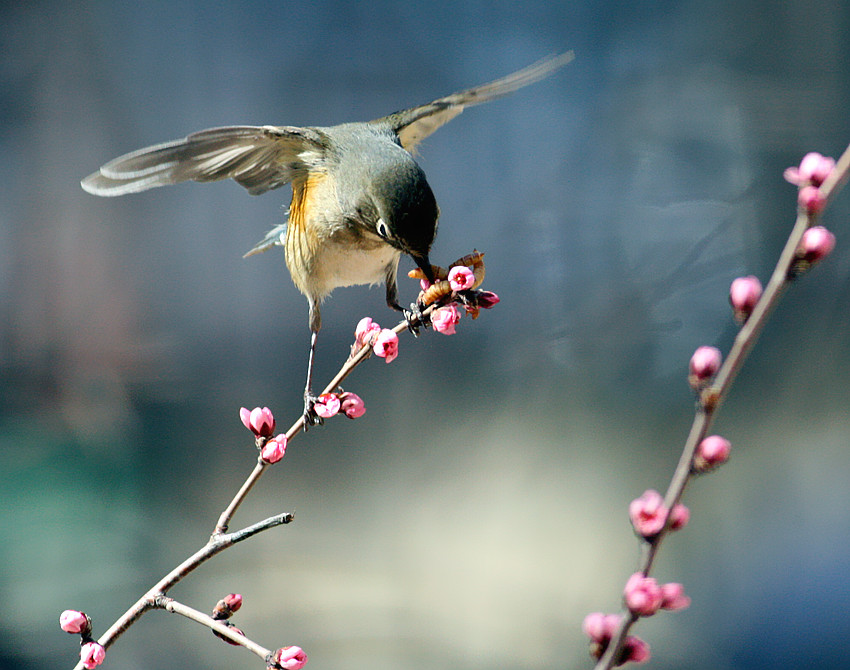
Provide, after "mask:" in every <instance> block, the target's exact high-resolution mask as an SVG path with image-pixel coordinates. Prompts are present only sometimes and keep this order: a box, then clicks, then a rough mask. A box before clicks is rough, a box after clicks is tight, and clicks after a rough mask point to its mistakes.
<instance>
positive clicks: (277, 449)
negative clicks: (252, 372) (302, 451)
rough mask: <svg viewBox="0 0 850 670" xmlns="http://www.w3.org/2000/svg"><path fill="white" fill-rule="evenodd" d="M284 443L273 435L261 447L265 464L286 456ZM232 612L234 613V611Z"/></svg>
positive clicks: (275, 461) (282, 439) (284, 436)
mask: <svg viewBox="0 0 850 670" xmlns="http://www.w3.org/2000/svg"><path fill="white" fill-rule="evenodd" d="M286 443H287V439H286V435H284V434H283V433H280V434H279V435H275V436H274V437H273V438H272V439H270V440H268V441H267V442H266V443H265V444H264V445H263V448H262V449H261V450H260V458H262V459H263V460H264V461H265V462H266V463H277V462H278V461H279V460H280V459H281V458H283V457H284V456H285V455H286ZM240 598H241V596H240ZM233 611H234V612H235V611H236V610H233Z"/></svg>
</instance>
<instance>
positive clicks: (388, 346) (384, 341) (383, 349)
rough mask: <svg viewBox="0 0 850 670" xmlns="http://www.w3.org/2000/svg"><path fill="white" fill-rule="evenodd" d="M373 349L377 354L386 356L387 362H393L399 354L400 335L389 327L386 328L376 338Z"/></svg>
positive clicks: (382, 356)
mask: <svg viewBox="0 0 850 670" xmlns="http://www.w3.org/2000/svg"><path fill="white" fill-rule="evenodd" d="M372 351H374V352H375V355H376V356H380V357H381V358H385V359H386V360H387V363H392V362H393V361H394V360H395V359H396V357H397V356H398V335H396V334H395V332H393V331H392V330H390V329H389V328H384V329H383V330H382V331H381V332H380V333H378V337H377V338H375V342H374V344H373V345H372Z"/></svg>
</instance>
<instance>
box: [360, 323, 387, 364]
mask: <svg viewBox="0 0 850 670" xmlns="http://www.w3.org/2000/svg"><path fill="white" fill-rule="evenodd" d="M354 346H355V347H356V348H358V349H359V348H360V347H372V351H373V352H374V354H375V355H376V356H379V357H380V358H383V359H385V360H386V361H387V363H392V362H393V361H394V360H395V359H396V358H397V357H398V335H396V333H395V331H392V330H390V329H389V328H381V326H379V325H378V324H377V323H376V322H375V321H373V320H372V319H371V318H370V317H368V316H367V317H364V318H362V319H360V321H359V322H358V324H357V327H356V328H355V329H354Z"/></svg>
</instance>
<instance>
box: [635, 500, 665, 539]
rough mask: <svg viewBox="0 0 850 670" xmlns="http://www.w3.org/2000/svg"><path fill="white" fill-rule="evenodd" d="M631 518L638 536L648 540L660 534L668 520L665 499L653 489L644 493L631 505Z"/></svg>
mask: <svg viewBox="0 0 850 670" xmlns="http://www.w3.org/2000/svg"><path fill="white" fill-rule="evenodd" d="M629 518H630V519H631V521H632V526H633V527H634V529H635V532H636V533H637V534H638V535H642V536H643V537H647V538H648V537H652V536H653V535H656V534H658V533H659V532H660V531H661V529H662V528H664V523H665V522H666V520H667V508H666V507H665V506H664V498H662V497H661V494H660V493H659V492H658V491H655V490H653V489H649V490H647V491H644V493H643V495H641V496H640V497H639V498H635V499H634V500H632V502H631V504H630V505H629Z"/></svg>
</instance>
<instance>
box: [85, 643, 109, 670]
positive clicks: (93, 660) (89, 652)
mask: <svg viewBox="0 0 850 670" xmlns="http://www.w3.org/2000/svg"><path fill="white" fill-rule="evenodd" d="M104 658H106V649H104V648H103V647H102V646H101V645H99V644H98V643H97V642H86V643H85V644H84V645H83V646H82V648H81V649H80V660H81V661H82V662H83V666H84V667H85V668H87V670H93V669H94V668H96V667H97V666H99V665H100V664H101V663H103V659H104Z"/></svg>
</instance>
